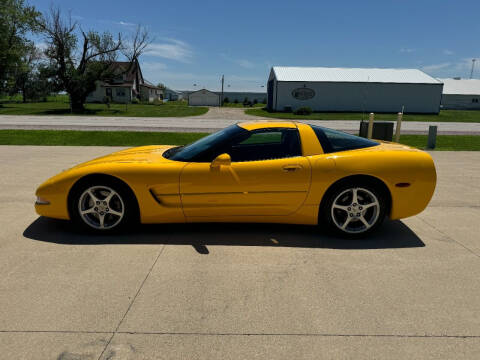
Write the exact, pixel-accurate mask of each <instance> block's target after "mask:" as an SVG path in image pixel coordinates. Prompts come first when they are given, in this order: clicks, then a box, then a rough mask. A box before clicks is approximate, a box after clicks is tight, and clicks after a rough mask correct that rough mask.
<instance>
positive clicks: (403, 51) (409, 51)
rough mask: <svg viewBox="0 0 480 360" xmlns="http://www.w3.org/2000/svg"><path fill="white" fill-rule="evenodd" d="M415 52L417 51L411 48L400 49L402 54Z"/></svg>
mask: <svg viewBox="0 0 480 360" xmlns="http://www.w3.org/2000/svg"><path fill="white" fill-rule="evenodd" d="M414 51H415V49H409V48H401V49H400V52H401V53H412V52H414Z"/></svg>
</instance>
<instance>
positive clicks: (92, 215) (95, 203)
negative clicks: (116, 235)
mask: <svg viewBox="0 0 480 360" xmlns="http://www.w3.org/2000/svg"><path fill="white" fill-rule="evenodd" d="M132 196H133V195H132V194H131V192H130V191H128V189H127V188H126V186H124V185H123V184H121V183H117V182H114V181H101V182H88V183H85V184H83V185H82V186H79V187H77V188H76V189H75V190H74V192H73V194H72V197H71V201H70V214H71V217H72V220H73V221H74V222H75V223H76V224H77V225H79V226H80V227H81V228H83V229H84V230H90V231H94V232H96V233H111V232H115V231H118V230H120V229H122V228H126V227H127V226H128V225H131V224H132V223H133V222H134V220H135V218H136V212H137V211H136V206H135V201H134V199H132Z"/></svg>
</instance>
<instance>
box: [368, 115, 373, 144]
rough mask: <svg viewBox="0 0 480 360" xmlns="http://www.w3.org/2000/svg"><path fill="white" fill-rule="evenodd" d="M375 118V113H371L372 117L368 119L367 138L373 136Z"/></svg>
mask: <svg viewBox="0 0 480 360" xmlns="http://www.w3.org/2000/svg"><path fill="white" fill-rule="evenodd" d="M374 118H375V114H374V113H370V117H369V120H368V135H367V138H369V139H371V138H372V134H373V120H374Z"/></svg>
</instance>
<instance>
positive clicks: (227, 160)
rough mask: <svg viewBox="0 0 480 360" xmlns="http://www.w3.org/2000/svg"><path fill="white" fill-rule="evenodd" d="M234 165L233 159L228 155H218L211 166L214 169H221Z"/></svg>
mask: <svg viewBox="0 0 480 360" xmlns="http://www.w3.org/2000/svg"><path fill="white" fill-rule="evenodd" d="M231 163H232V158H231V157H230V155H228V154H220V155H218V156H217V157H216V158H215V159H214V160H213V161H212V163H211V164H210V167H211V168H212V169H214V168H220V166H222V165H224V166H229V165H230V164H231Z"/></svg>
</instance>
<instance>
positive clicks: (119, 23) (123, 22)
mask: <svg viewBox="0 0 480 360" xmlns="http://www.w3.org/2000/svg"><path fill="white" fill-rule="evenodd" d="M114 23H115V24H117V25H122V26H129V27H130V26H137V24H134V23H131V22H126V21H115V22H114Z"/></svg>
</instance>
